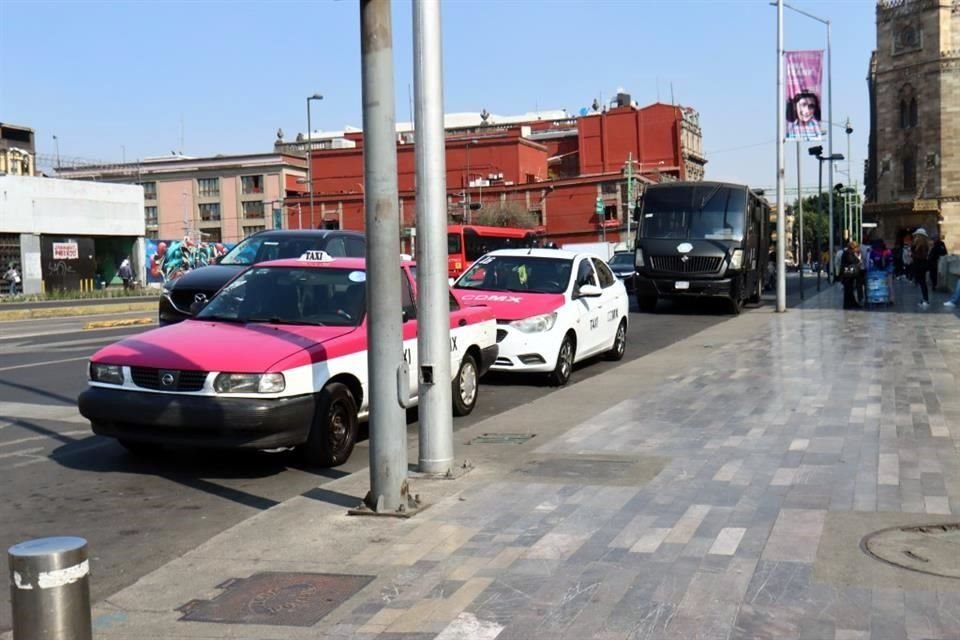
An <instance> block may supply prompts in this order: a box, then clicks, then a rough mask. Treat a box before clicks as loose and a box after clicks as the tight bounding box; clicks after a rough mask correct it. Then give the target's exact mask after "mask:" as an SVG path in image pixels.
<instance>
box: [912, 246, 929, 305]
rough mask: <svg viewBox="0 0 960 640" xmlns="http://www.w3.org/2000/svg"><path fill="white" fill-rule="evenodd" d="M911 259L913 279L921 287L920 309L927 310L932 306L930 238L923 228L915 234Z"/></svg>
mask: <svg viewBox="0 0 960 640" xmlns="http://www.w3.org/2000/svg"><path fill="white" fill-rule="evenodd" d="M910 253H911V258H912V264H913V277H914V279H915V280H916V283H917V285H919V287H920V296H921V300H920V308H921V309H926V308H927V307H929V306H930V291H929V290H928V289H927V272H928V271H930V236H928V235H927V230H926V229H924V228H923V227H918V228H917V230H916V231H914V232H913V244H912V251H911V252H910Z"/></svg>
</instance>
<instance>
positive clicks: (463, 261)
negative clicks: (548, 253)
mask: <svg viewBox="0 0 960 640" xmlns="http://www.w3.org/2000/svg"><path fill="white" fill-rule="evenodd" d="M540 235H541V234H540V233H539V232H538V231H537V230H535V229H518V228H516V227H484V226H479V225H472V224H466V225H459V224H456V225H450V226H449V227H448V228H447V256H448V258H447V260H448V263H447V270H448V275H449V277H451V278H457V277H459V276H460V274H461V273H463V272H464V271H466V270H467V269H468V268H469V267H470V265H471V264H473V262H474V260H476V259H477V258H479V257H480V256H482V255H483V254H485V253H488V252H490V251H494V250H496V249H527V248H530V247H536V246H539V241H540Z"/></svg>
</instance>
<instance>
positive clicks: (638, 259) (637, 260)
mask: <svg viewBox="0 0 960 640" xmlns="http://www.w3.org/2000/svg"><path fill="white" fill-rule="evenodd" d="M634 264H636V265H637V268H642V267H643V249H637V256H636V258H635V260H634Z"/></svg>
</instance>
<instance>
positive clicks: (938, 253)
mask: <svg viewBox="0 0 960 640" xmlns="http://www.w3.org/2000/svg"><path fill="white" fill-rule="evenodd" d="M946 255H947V245H946V244H944V242H943V235H938V234H934V235H933V244H932V246H931V247H930V286H931V287H932V288H933V290H934V291H936V290H937V282H938V281H939V280H940V258H943V257H944V256H946Z"/></svg>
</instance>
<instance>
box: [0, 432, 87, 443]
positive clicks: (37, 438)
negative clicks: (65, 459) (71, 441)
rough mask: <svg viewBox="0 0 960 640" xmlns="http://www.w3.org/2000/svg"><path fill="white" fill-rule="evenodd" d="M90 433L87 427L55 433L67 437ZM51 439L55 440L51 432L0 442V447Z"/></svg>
mask: <svg viewBox="0 0 960 640" xmlns="http://www.w3.org/2000/svg"><path fill="white" fill-rule="evenodd" d="M91 433H92V432H91V431H90V430H89V429H84V430H83V431H64V432H59V431H58V432H57V435H58V436H66V437H68V438H72V437H74V436H88V435H90V434H91ZM51 439H54V440H55V439H56V438H54V436H53V435H52V434H51V435H45V436H30V437H28V438H20V439H18V440H11V441H9V442H0V447H9V446H11V445H14V444H22V443H24V442H32V441H34V440H51Z"/></svg>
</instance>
